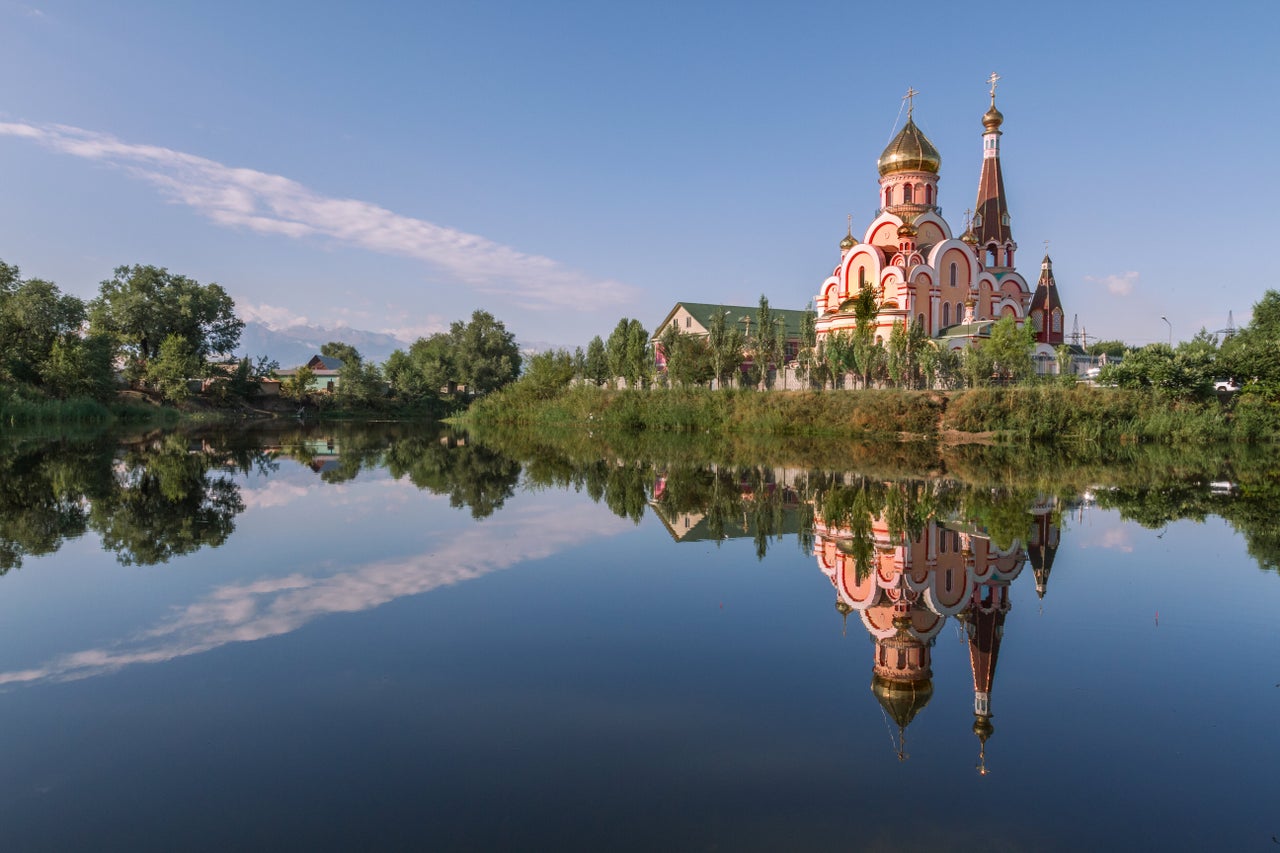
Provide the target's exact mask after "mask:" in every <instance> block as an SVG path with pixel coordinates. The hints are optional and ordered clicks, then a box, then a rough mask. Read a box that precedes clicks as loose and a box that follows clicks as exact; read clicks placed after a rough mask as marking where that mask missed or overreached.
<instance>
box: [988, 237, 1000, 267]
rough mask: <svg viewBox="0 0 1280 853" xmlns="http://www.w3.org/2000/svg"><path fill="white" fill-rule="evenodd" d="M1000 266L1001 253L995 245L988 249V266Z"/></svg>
mask: <svg viewBox="0 0 1280 853" xmlns="http://www.w3.org/2000/svg"><path fill="white" fill-rule="evenodd" d="M998 264H999V252H998V251H997V250H996V247H995V244H994V243H993V244H991V245H990V246H988V247H987V266H989V267H994V266H997V265H998Z"/></svg>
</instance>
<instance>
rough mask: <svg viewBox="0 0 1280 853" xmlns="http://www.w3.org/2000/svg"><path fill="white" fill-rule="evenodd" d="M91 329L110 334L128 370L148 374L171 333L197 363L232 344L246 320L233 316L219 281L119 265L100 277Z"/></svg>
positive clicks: (230, 302)
mask: <svg viewBox="0 0 1280 853" xmlns="http://www.w3.org/2000/svg"><path fill="white" fill-rule="evenodd" d="M89 320H90V328H91V330H92V331H94V332H99V333H102V334H107V335H110V336H111V337H112V338H113V339H114V340H115V341H116V343H117V345H118V346H119V347H120V349H121V350H122V351H123V352H124V353H125V354H126V355H127V356H129V357H130V358H131V360H132V361H133V365H132V366H131V371H130V372H131V375H132V377H133V378H137V377H139V376H142V375H144V374H145V373H146V365H147V363H148V362H149V361H150V360H151V359H153V358H155V357H156V356H157V355H158V354H159V352H160V347H161V345H162V344H163V343H164V341H165V340H166V339H168V338H169V337H170V336H171V335H176V336H178V337H181V338H182V339H183V340H185V341H186V342H187V346H188V347H189V349H190V351H191V354H192V355H193V356H194V357H195V358H196V360H197V362H198V363H199V364H201V365H203V364H205V363H207V362H208V360H209V359H210V358H211V357H214V356H218V355H225V354H227V353H230V352H231V351H232V350H234V349H235V348H236V345H237V344H238V343H239V341H240V332H241V330H242V329H243V328H244V321H243V320H241V319H239V318H238V317H236V315H235V302H234V301H233V300H232V299H231V297H230V296H229V295H227V292H226V291H225V290H223V289H222V287H221V286H219V285H217V284H207V285H204V284H200V283H199V282H198V281H196V280H194V279H190V278H187V277H186V276H181V275H177V274H176V273H171V272H169V271H168V270H167V269H164V268H162V267H154V266H139V265H135V266H132V267H127V266H122V267H117V268H116V271H115V275H114V276H113V277H112V278H110V279H108V280H106V281H104V282H102V285H101V287H100V289H99V292H98V298H97V299H95V300H93V302H92V303H90V306H89Z"/></svg>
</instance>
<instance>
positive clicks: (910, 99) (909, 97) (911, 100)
mask: <svg viewBox="0 0 1280 853" xmlns="http://www.w3.org/2000/svg"><path fill="white" fill-rule="evenodd" d="M918 94H920V92H919V91H917V90H915V89H913V88H911V87H910V86H908V87H907V94H905V95H903V96H902V100H904V101H906V102H907V120H908V121H910V120H911V112H912V110H914V109H915V106H916V104H915V97H916V95H918Z"/></svg>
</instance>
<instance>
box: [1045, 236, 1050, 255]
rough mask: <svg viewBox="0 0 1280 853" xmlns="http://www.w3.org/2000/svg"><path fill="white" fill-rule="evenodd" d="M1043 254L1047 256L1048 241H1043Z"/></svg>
mask: <svg viewBox="0 0 1280 853" xmlns="http://www.w3.org/2000/svg"><path fill="white" fill-rule="evenodd" d="M1044 253H1045V254H1046V255H1047V254H1049V241H1048V240H1045V241H1044Z"/></svg>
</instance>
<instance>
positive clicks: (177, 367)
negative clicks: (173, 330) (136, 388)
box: [145, 335, 201, 403]
mask: <svg viewBox="0 0 1280 853" xmlns="http://www.w3.org/2000/svg"><path fill="white" fill-rule="evenodd" d="M200 368H201V365H200V359H199V357H198V356H197V355H196V353H195V349H194V348H193V347H192V346H191V344H190V342H189V341H188V340H187V339H186V338H184V337H183V336H182V335H169V336H167V337H166V338H165V339H164V340H163V341H162V342H161V343H160V349H159V350H158V351H157V352H156V354H155V357H154V358H152V359H151V360H150V361H149V362H148V363H147V366H146V374H145V379H146V381H147V384H148V385H150V386H151V387H152V388H154V389H155V390H156V391H158V392H159V394H160V396H161V397H162V398H163V399H165V400H168V401H169V402H171V403H177V402H181V401H182V400H185V399H187V398H188V397H190V396H191V389H190V386H189V384H188V383H189V380H191V379H192V378H194V377H198V376H200V373H201V369H200Z"/></svg>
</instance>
